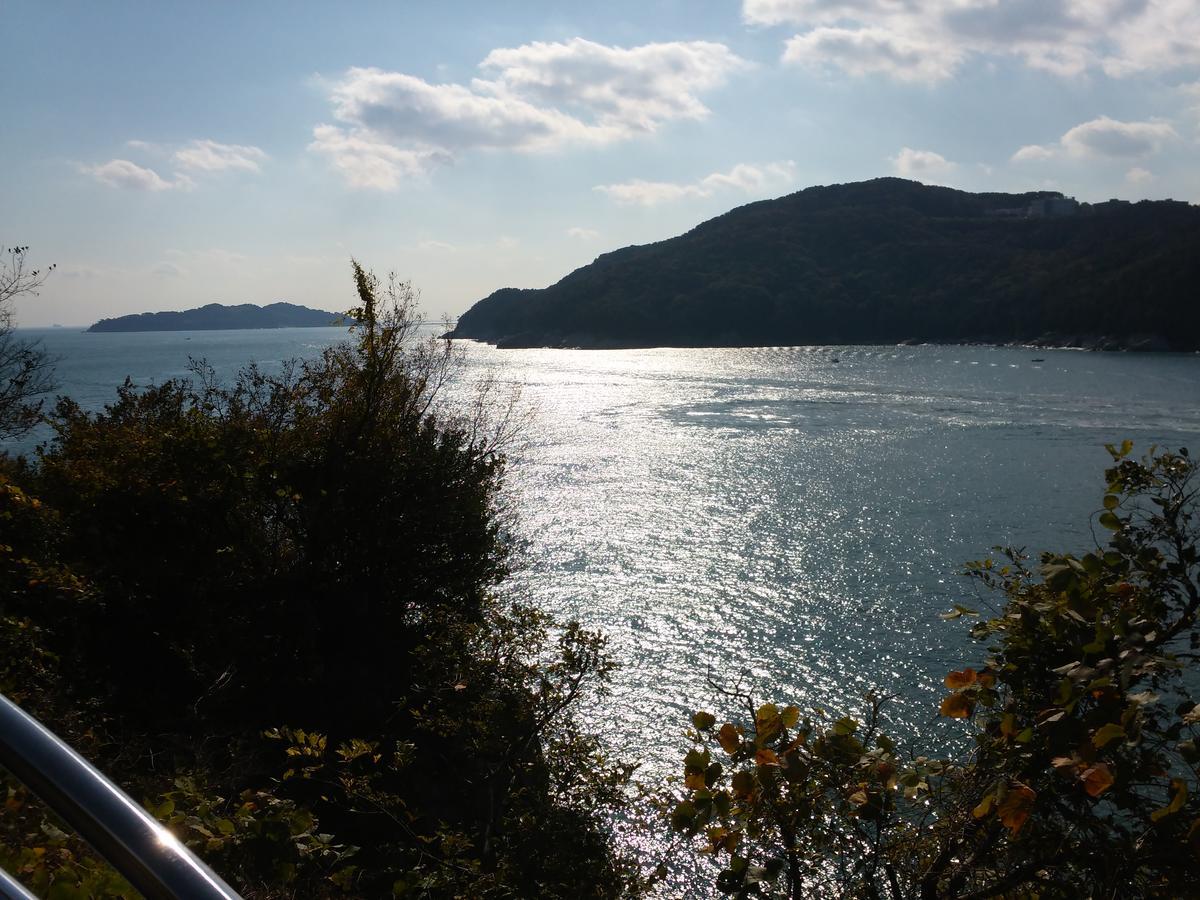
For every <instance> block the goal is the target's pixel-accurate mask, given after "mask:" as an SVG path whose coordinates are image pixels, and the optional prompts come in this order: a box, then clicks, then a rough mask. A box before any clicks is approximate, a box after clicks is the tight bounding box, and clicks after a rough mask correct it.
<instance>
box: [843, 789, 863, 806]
mask: <svg viewBox="0 0 1200 900" xmlns="http://www.w3.org/2000/svg"><path fill="white" fill-rule="evenodd" d="M847 799H848V800H849V801H850V802H851V803H853V804H854V805H855V806H863V805H865V804H866V802H867V792H866V791H855V792H854V793H853V794H851V795H850V796H849V797H848V798H847Z"/></svg>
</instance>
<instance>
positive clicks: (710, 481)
mask: <svg viewBox="0 0 1200 900" xmlns="http://www.w3.org/2000/svg"><path fill="white" fill-rule="evenodd" d="M345 335H346V332H345V331H344V330H342V329H282V330H279V331H237V332H192V333H185V332H173V333H158V334H94V335H93V334H81V333H77V332H70V331H67V330H65V329H56V330H54V331H44V332H40V333H39V334H38V335H37V336H39V337H41V339H42V340H43V341H44V343H45V346H46V348H47V349H48V350H49V351H50V352H51V353H52V354H54V355H56V356H58V357H59V363H58V378H59V383H60V387H59V390H60V392H62V393H65V394H68V395H70V396H72V397H74V398H76V399H77V400H79V402H81V403H83V404H84V405H85V406H87V407H89V408H98V407H99V406H100V405H102V404H103V403H104V402H105V401H106V400H108V399H111V397H112V396H113V394H114V391H115V388H116V385H117V384H119V383H120V382H121V381H122V380H123V379H124V377H125V376H126V375H131V376H132V377H133V379H134V380H135V381H138V382H147V381H152V380H154V381H158V380H162V379H164V378H167V377H172V376H176V375H181V374H184V373H185V372H186V371H187V367H188V358H189V357H193V358H204V359H207V360H208V362H209V363H210V364H212V365H213V366H214V367H215V368H216V369H217V370H218V372H219V373H221V374H226V375H227V374H229V373H231V372H233V371H234V370H236V368H237V367H238V366H239V365H242V364H244V363H246V362H249V361H251V360H255V361H258V362H259V363H260V364H262V365H263V366H264V367H265V368H267V369H271V368H277V367H278V366H279V365H281V363H282V361H283V360H285V359H287V358H289V357H293V356H311V355H315V354H317V353H319V352H320V351H321V349H323V348H324V347H327V346H329V345H330V344H332V343H334V342H336V341H338V340H341V339H344V338H345ZM463 350H464V357H465V365H464V371H463V378H464V382H471V381H473V380H475V379H477V378H480V377H490V378H492V379H493V380H494V381H496V382H499V383H501V384H502V385H503V384H507V385H510V386H519V387H520V390H521V392H522V400H521V402H522V404H523V405H524V407H525V408H526V409H528V410H530V411H531V416H532V419H531V422H530V423H529V424H528V425H527V426H526V429H525V433H524V439H523V440H522V441H520V442H519V443H518V444H517V445H515V449H514V451H513V454H512V461H511V465H510V467H509V470H508V476H507V487H506V490H507V496H508V498H509V501H510V503H511V505H512V507H513V509H514V510H515V511H516V514H517V516H518V531H519V536H520V538H521V540H522V547H523V550H522V564H521V565H520V566H519V568H518V571H517V572H516V574H515V576H514V578H513V579H512V580H511V583H510V585H509V590H511V591H513V592H514V593H515V594H517V595H519V596H521V597H523V598H525V599H528V600H530V601H532V602H534V603H536V604H537V605H539V606H541V607H543V608H545V609H548V610H550V611H551V612H553V613H555V614H557V615H559V616H561V617H563V618H577V619H579V620H580V621H582V622H584V623H585V624H586V625H588V626H591V627H594V628H598V629H601V630H602V631H604V632H605V633H606V634H607V635H608V636H609V639H610V641H611V649H612V652H613V654H614V656H615V657H616V659H617V660H618V661H619V662H620V663H621V666H622V668H621V669H620V671H619V672H618V673H617V675H616V678H615V683H614V685H613V693H612V694H611V696H609V697H608V698H607V699H605V700H603V701H601V702H600V703H599V704H598V705H596V706H595V707H594V708H593V709H592V710H591V712H590V715H589V719H590V722H589V724H591V725H592V726H593V727H595V728H598V729H599V730H600V731H601V732H602V733H603V734H604V736H605V738H606V739H607V740H608V742H609V743H610V745H611V746H612V747H613V749H614V751H615V752H616V754H617V755H618V756H623V757H625V758H629V759H633V760H640V761H641V762H642V763H643V769H642V774H643V777H647V778H650V779H654V778H657V777H659V776H661V775H662V774H663V773H666V772H674V771H676V770H677V769H678V768H679V760H680V759H681V757H682V753H683V752H684V750H685V749H686V742H685V741H684V739H683V737H682V734H683V731H684V730H685V729H686V727H687V723H688V719H689V717H690V714H691V712H693V711H694V710H696V709H700V708H709V709H713V710H714V711H717V712H724V711H725V710H724V709H723V707H722V703H721V700H720V697H719V693H718V690H717V688H718V687H729V686H732V685H734V684H738V685H740V687H741V688H742V689H743V690H745V691H747V692H748V693H751V694H752V695H754V696H755V697H756V698H760V699H763V700H766V699H770V700H775V701H778V702H787V703H797V704H798V705H800V706H802V707H809V706H814V705H821V706H824V707H826V708H828V709H831V710H837V711H839V713H840V712H841V711H843V710H844V711H848V712H853V711H854V710H856V709H858V708H861V702H862V698H863V697H864V696H865V695H866V694H867V693H869V692H872V691H877V692H882V693H886V694H888V695H889V696H891V697H892V698H893V699H892V700H891V701H890V704H889V718H890V719H891V722H892V726H891V727H892V728H893V729H894V731H895V732H896V733H897V734H898V735H899V736H900V737H901V738H902V739H903V740H905V741H906V742H907V743H910V745H912V746H914V747H920V746H923V745H928V746H931V747H933V746H936V745H938V744H940V743H941V742H942V741H944V740H945V739H946V734H945V729H946V728H947V727H950V728H952V727H953V726H948V725H946V724H939V723H938V721H937V718H936V715H935V713H936V707H937V700H938V698H939V697H940V695H941V693H942V690H941V688H940V685H941V680H942V678H943V676H944V675H945V673H946V672H947V671H948V670H949V669H951V668H961V667H962V666H964V665H969V664H972V663H975V664H977V663H978V662H979V660H980V658H981V656H982V649H981V648H980V647H978V646H976V645H974V644H973V643H972V642H971V640H970V638H969V636H968V635H967V627H968V626H967V624H964V622H963V621H961V620H959V621H952V622H947V621H944V620H942V619H941V618H940V617H939V615H938V614H939V613H941V612H943V611H945V610H947V609H949V608H950V607H951V606H953V604H955V603H965V604H966V605H968V606H972V607H976V608H979V609H980V610H981V611H983V612H986V611H987V610H988V609H989V608H994V606H995V604H996V601H997V599H998V598H989V597H987V596H981V595H979V594H977V593H976V592H975V591H974V589H973V587H972V585H971V584H970V583H969V582H968V581H967V580H966V579H964V578H963V577H962V576H961V574H960V572H961V568H962V565H963V563H965V562H966V561H968V560H972V559H977V558H981V557H984V556H986V555H988V554H989V553H990V552H991V548H992V547H993V546H995V545H1012V546H1018V547H1026V548H1028V549H1029V550H1030V551H1037V550H1040V549H1055V550H1072V551H1082V550H1086V549H1088V548H1090V547H1092V546H1094V545H1095V542H1096V541H1097V540H1103V539H1104V533H1103V529H1099V528H1097V527H1096V525H1095V514H1096V512H1097V511H1098V510H1100V509H1101V503H1100V501H1101V497H1102V494H1103V480H1102V478H1103V470H1104V467H1105V465H1106V463H1108V462H1109V458H1108V455H1107V453H1106V452H1105V450H1104V444H1105V443H1106V442H1110V443H1111V442H1116V443H1119V442H1120V441H1122V440H1124V439H1131V440H1133V441H1134V442H1135V443H1136V445H1137V447H1138V449H1139V450H1144V449H1146V448H1147V447H1148V446H1149V445H1151V444H1158V445H1160V446H1167V447H1171V448H1177V447H1180V446H1189V445H1190V446H1191V447H1192V449H1193V450H1200V356H1198V355H1194V354H1126V353H1087V352H1078V351H1068V350H1031V349H1026V348H998V347H975V346H971V347H965V346H920V347H907V346H904V347H895V346H882V347H773V348H747V349H716V350H714V349H693V350H686V349H659V350H625V351H594V350H593V351H572V350H519V351H518V350H511V351H499V350H496V349H494V348H492V347H489V346H486V345H481V344H475V343H466V344H464V345H463ZM463 389H464V390H465V389H466V388H465V387H464V388H463Z"/></svg>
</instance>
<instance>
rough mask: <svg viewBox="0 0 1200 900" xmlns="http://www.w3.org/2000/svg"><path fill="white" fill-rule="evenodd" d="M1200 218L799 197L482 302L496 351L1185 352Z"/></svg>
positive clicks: (467, 320) (1042, 195)
mask: <svg viewBox="0 0 1200 900" xmlns="http://www.w3.org/2000/svg"><path fill="white" fill-rule="evenodd" d="M1198 246H1200V207H1196V206H1192V205H1190V204H1187V203H1183V202H1177V201H1171V200H1165V201H1154V202H1151V201H1143V202H1140V203H1129V202H1126V201H1120V200H1111V201H1108V202H1105V203H1098V204H1087V203H1077V202H1076V201H1074V200H1072V199H1070V198H1067V197H1064V196H1063V195H1062V194H1060V193H1057V192H1052V191H1039V192H1033V193H1026V194H1001V193H981V194H975V193H968V192H965V191H958V190H953V189H950V188H944V187H933V186H928V185H923V184H920V183H918V182H914V181H907V180H904V179H900V178H879V179H875V180H873V181H865V182H857V183H852V184H842V185H832V186H827V187H812V188H808V189H807V190H803V191H800V192H798V193H795V194H791V195H789V196H786V197H781V198H779V199H776V200H764V201H761V202H758V203H751V204H748V205H746V206H742V207H739V208H738V209H734V210H732V211H731V212H728V213H726V214H725V215H722V216H718V217H717V218H715V219H711V220H709V221H707V222H704V223H703V224H701V225H698V226H697V227H696V228H693V229H692V230H691V231H689V232H687V233H686V234H683V235H680V236H678V237H675V238H671V239H669V240H665V241H661V242H659V243H655V244H647V245H644V246H632V247H626V248H624V249H622V250H617V251H614V252H612V253H606V254H604V255H602V256H600V257H598V258H597V259H596V260H595V261H594V262H592V263H591V264H590V265H587V266H584V267H582V268H580V269H577V270H575V271H574V272H572V273H571V274H569V275H567V276H566V277H565V278H563V279H562V280H561V281H559V282H558V283H557V284H554V285H552V286H550V287H548V288H544V289H540V290H518V289H513V288H505V289H502V290H499V291H496V292H495V293H493V294H492V295H490V296H489V297H487V298H485V299H483V300H480V301H479V302H478V303H476V304H475V305H474V306H473V307H472V308H471V309H470V310H468V311H467V312H466V313H464V314H463V315H462V317H461V318H460V319H459V320H458V324H457V326H456V328H455V329H454V330H453V331H452V332H450V336H451V337H455V338H470V339H474V340H480V341H487V342H490V343H494V344H496V345H498V346H500V347H513V348H515V347H590V348H603V347H655V346H669V347H709V346H759V345H762V346H768V345H774V346H779V345H804V344H848V343H875V344H878V343H901V342H914V343H923V342H930V343H972V342H979V343H998V344H1003V343H1031V344H1038V345H1042V346H1079V347H1087V348H1091V349H1114V350H1115V349H1129V350H1197V349H1200V303H1198V302H1197V297H1198V296H1200V294H1198V293H1197V291H1198V290H1200V287H1198V286H1200V253H1197V252H1196V248H1197V247H1198Z"/></svg>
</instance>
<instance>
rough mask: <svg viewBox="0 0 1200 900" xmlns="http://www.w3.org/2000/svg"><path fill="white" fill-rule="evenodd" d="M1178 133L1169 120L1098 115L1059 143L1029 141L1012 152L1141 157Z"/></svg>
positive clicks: (1037, 157) (1020, 157) (1042, 156)
mask: <svg viewBox="0 0 1200 900" xmlns="http://www.w3.org/2000/svg"><path fill="white" fill-rule="evenodd" d="M1178 138H1179V135H1178V133H1177V132H1176V131H1175V129H1174V128H1173V127H1171V124H1170V123H1169V122H1159V121H1151V122H1121V121H1118V120H1117V119H1111V118H1109V117H1108V116H1099V117H1098V118H1095V119H1092V120H1091V121H1089V122H1084V123H1082V124H1080V125H1076V126H1075V127H1074V128H1072V129H1070V130H1069V131H1067V133H1066V134H1064V135H1063V136H1062V137H1061V138H1059V140H1058V143H1056V144H1030V145H1028V146H1025V147H1022V148H1021V149H1020V150H1018V151H1017V152H1016V153H1014V154H1013V156H1012V161H1013V162H1037V161H1043V160H1047V159H1053V158H1055V157H1058V156H1068V157H1072V158H1075V159H1083V158H1088V157H1100V158H1108V159H1140V158H1143V157H1147V156H1151V155H1153V154H1155V153H1157V152H1159V151H1160V150H1162V149H1163V147H1164V146H1166V145H1167V144H1169V143H1171V142H1172V141H1175V140H1178Z"/></svg>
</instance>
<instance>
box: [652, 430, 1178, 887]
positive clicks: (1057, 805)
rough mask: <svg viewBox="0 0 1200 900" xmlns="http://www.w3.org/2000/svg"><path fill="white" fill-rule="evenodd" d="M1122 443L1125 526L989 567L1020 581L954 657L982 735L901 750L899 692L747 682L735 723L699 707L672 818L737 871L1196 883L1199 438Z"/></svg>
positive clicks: (905, 883)
mask: <svg viewBox="0 0 1200 900" xmlns="http://www.w3.org/2000/svg"><path fill="white" fill-rule="evenodd" d="M1110 449H1111V451H1112V455H1113V459H1114V465H1113V467H1112V468H1111V469H1109V470H1108V472H1107V491H1106V493H1105V495H1104V500H1103V509H1102V511H1101V512H1100V513H1098V514H1097V516H1096V522H1095V524H1096V526H1097V527H1098V528H1100V529H1104V530H1107V531H1109V532H1110V533H1111V537H1110V539H1109V540H1108V542H1107V544H1106V546H1103V547H1098V548H1097V549H1096V550H1095V551H1094V552H1092V553H1088V554H1085V555H1083V556H1081V557H1076V556H1073V555H1070V554H1058V553H1047V554H1044V555H1043V556H1042V558H1041V564H1040V566H1038V567H1037V569H1036V571H1035V570H1033V569H1031V568H1030V567H1029V565H1028V560H1026V558H1025V557H1024V556H1023V555H1022V554H1020V553H1018V552H1015V551H1010V552H1009V553H1008V554H1007V557H1006V559H1004V560H1003V561H1002V562H1001V563H999V564H998V563H995V562H993V561H990V560H989V561H987V562H983V563H977V564H973V565H972V566H971V567H970V568H969V570H968V571H969V574H970V575H971V576H972V577H974V578H976V579H978V580H979V581H980V582H981V583H983V584H984V585H986V586H987V587H989V588H991V589H993V590H994V591H997V592H999V594H1000V595H1001V596H1002V598H1003V605H1002V607H1001V608H1000V609H999V610H998V614H997V615H996V616H995V617H993V618H991V619H988V620H987V621H984V622H982V623H981V624H978V625H976V626H975V627H974V628H973V630H972V633H973V635H974V636H975V637H976V638H977V639H979V640H981V641H987V642H989V649H988V653H987V655H986V656H985V657H984V658H983V660H982V664H977V667H975V668H972V667H964V668H963V669H961V670H958V671H954V672H951V673H949V674H948V675H947V676H946V686H947V688H948V689H949V690H950V693H949V694H948V695H947V696H946V697H945V699H944V700H943V701H942V703H941V706H940V710H939V712H940V714H941V715H942V716H945V717H949V718H951V719H961V720H963V721H964V722H966V723H967V724H968V726H969V729H970V736H971V738H972V745H971V748H970V751H969V752H968V753H966V754H964V755H962V756H959V757H956V758H953V759H949V760H935V759H930V758H928V757H924V756H916V755H913V754H911V753H903V752H901V751H900V749H898V748H897V746H896V744H895V743H894V742H893V741H892V740H891V739H889V737H888V735H887V734H886V733H885V731H884V727H883V725H884V723H883V719H882V718H881V709H882V704H881V703H879V702H878V701H873V702H872V703H871V704H870V709H869V711H868V713H867V714H866V715H865V716H860V717H859V718H857V719H856V718H851V717H848V716H847V717H843V718H834V717H833V716H831V715H828V714H826V713H825V712H824V711H820V710H818V711H815V712H813V713H811V714H808V715H803V714H802V713H801V711H800V710H799V709H797V708H796V707H794V706H789V707H785V708H779V707H777V706H775V705H773V704H764V705H761V706H757V707H756V705H755V704H754V703H753V702H751V701H750V699H749V698H747V697H741V698H740V700H741V701H742V704H743V708H744V710H745V712H744V714H743V715H742V716H741V717H740V718H739V717H736V716H735V717H734V721H731V722H726V723H724V724H722V725H720V727H718V725H717V723H718V720H717V718H716V717H715V716H714V715H712V714H710V713H707V712H699V713H697V714H696V716H695V718H694V720H693V726H694V729H693V731H692V738H693V741H694V746H693V748H692V749H691V750H690V751H689V752H688V754H687V756H686V758H685V760H684V784H683V789H684V796H682V797H680V798H679V802H678V803H677V805H675V807H674V809H673V812H672V823H673V825H674V827H675V828H676V829H677V830H678V831H679V832H680V833H681V835H683V836H684V838H685V839H688V840H693V839H696V840H698V843H699V846H700V847H701V848H702V851H703V852H704V853H706V854H710V855H711V856H712V858H713V859H715V860H719V861H720V863H721V866H720V870H719V872H718V874H717V875H716V886H717V887H718V888H719V889H720V890H721V891H724V892H726V893H729V894H734V895H738V896H745V895H748V894H759V893H762V894H768V895H771V896H786V897H809V896H838V897H864V898H883V897H890V898H895V900H900V898H909V897H913V898H916V897H919V898H922V900H935V898H959V900H963V898H983V897H1012V898H1034V897H1037V898H1063V900H1069V898H1076V897H1161V898H1177V897H1184V896H1191V895H1194V893H1195V888H1196V885H1195V874H1196V872H1197V871H1198V869H1200V775H1198V770H1197V766H1198V764H1200V752H1198V751H1197V739H1198V738H1200V705H1198V704H1197V702H1196V697H1197V691H1198V690H1200V683H1198V681H1197V677H1196V668H1195V661H1196V658H1197V650H1198V649H1200V622H1198V615H1200V510H1198V508H1197V497H1198V493H1200V476H1198V474H1197V469H1198V467H1197V465H1196V463H1195V462H1194V461H1193V460H1192V459H1191V458H1190V457H1189V456H1188V455H1187V452H1186V451H1180V452H1179V453H1177V454H1176V453H1168V452H1155V451H1152V452H1151V453H1150V455H1149V456H1147V457H1146V458H1145V459H1143V460H1142V461H1140V462H1139V461H1135V460H1132V459H1130V458H1129V451H1130V449H1131V446H1130V445H1129V444H1128V443H1127V444H1126V445H1125V446H1122V447H1121V448H1119V449H1118V448H1110ZM973 614H974V613H973V612H972V611H971V610H969V609H967V608H966V607H959V608H957V609H956V610H955V611H953V612H951V613H948V614H947V618H959V617H961V616H963V615H973Z"/></svg>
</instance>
